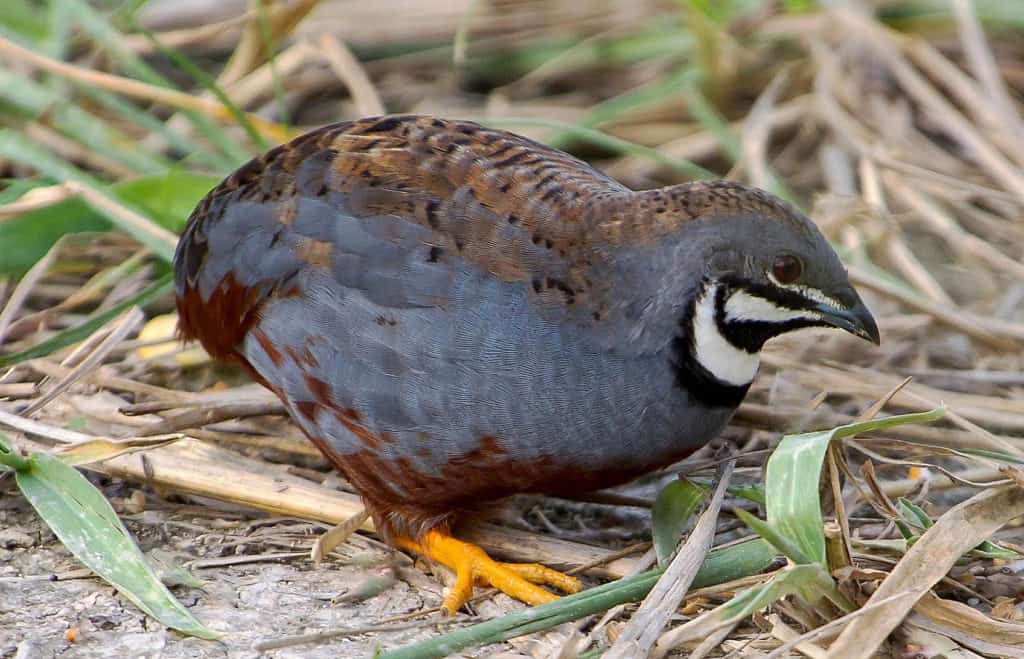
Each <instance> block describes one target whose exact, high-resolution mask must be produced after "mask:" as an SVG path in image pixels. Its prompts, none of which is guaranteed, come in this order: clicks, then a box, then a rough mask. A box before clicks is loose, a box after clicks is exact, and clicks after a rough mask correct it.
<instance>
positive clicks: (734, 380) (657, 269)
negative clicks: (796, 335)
mask: <svg viewBox="0 0 1024 659" xmlns="http://www.w3.org/2000/svg"><path fill="white" fill-rule="evenodd" d="M638 194H639V195H641V198H642V195H645V194H648V195H651V196H652V197H653V199H654V202H655V203H653V204H641V207H642V208H645V209H646V208H649V207H652V206H653V208H654V209H655V211H656V212H662V217H667V219H664V220H660V221H659V222H660V225H659V226H656V227H655V229H656V232H660V234H661V235H659V236H658V237H657V241H652V243H651V244H652V245H653V247H652V248H650V249H648V250H647V251H646V253H645V254H644V256H643V259H642V260H643V264H642V265H641V266H640V267H639V268H635V267H633V268H630V270H631V271H632V272H631V274H634V275H637V276H634V277H631V278H632V279H633V281H634V282H642V281H646V282H649V283H651V284H652V288H648V289H647V290H648V292H649V295H648V296H646V297H645V298H644V301H643V303H642V304H639V305H637V304H634V312H633V313H632V314H627V315H632V316H633V317H635V318H637V319H638V320H639V321H640V322H639V323H637V326H638V327H643V328H644V329H643V332H644V333H645V336H640V335H638V336H637V341H638V342H644V341H647V342H649V345H652V346H653V345H656V344H658V343H660V342H661V341H667V342H668V345H669V346H670V347H671V352H672V355H673V356H672V359H673V362H674V364H675V366H676V368H677V375H678V377H679V380H680V383H681V385H683V386H685V388H686V389H688V390H690V392H691V393H692V394H694V395H695V396H696V397H698V398H700V397H704V398H706V399H707V400H706V402H712V403H714V404H719V403H720V404H722V405H733V404H738V403H739V401H740V400H742V398H743V396H744V395H745V394H746V390H747V388H748V387H749V385H750V383H751V381H752V380H753V378H754V375H755V373H756V371H757V367H758V364H759V353H760V351H761V348H762V347H763V346H764V344H765V342H766V341H768V340H769V339H771V338H772V337H775V336H779V335H781V334H784V333H786V332H790V331H793V330H797V329H801V328H806V327H836V328H839V329H842V330H845V331H847V332H850V333H852V334H854V335H856V336H859V337H861V338H864V339H867V340H869V341H871V342H873V343H875V344H878V343H879V333H878V325H877V324H876V323H875V320H874V318H873V317H872V315H871V312H870V311H869V310H868V308H867V307H866V306H865V304H864V302H863V300H861V298H860V296H859V295H858V294H857V291H856V290H854V288H853V286H852V285H851V284H850V281H849V277H848V275H847V272H846V269H845V268H844V267H843V264H842V262H841V261H840V260H839V257H838V255H837V254H836V252H835V250H834V249H833V248H832V246H831V245H830V244H829V243H828V241H827V240H826V239H825V237H824V236H823V235H822V234H821V232H820V231H818V229H817V227H816V226H815V225H814V223H813V222H811V220H810V219H808V218H807V217H806V216H805V215H803V214H802V213H800V212H799V211H797V210H795V209H794V208H792V207H791V206H790V205H789V204H786V203H785V202H783V201H782V200H780V199H777V198H776V197H774V196H772V195H770V194H768V193H766V192H764V191H761V190H757V189H753V188H747V187H744V186H741V185H739V184H736V183H731V182H725V181H719V182H710V183H708V182H700V183H692V184H686V185H683V186H676V187H674V188H665V189H662V190H660V191H652V192H649V193H638ZM648 226H650V225H648ZM638 308H639V309H640V310H639V311H636V309H638ZM658 337H661V338H660V340H659V339H658ZM662 345H666V344H662ZM694 392H696V393H694Z"/></svg>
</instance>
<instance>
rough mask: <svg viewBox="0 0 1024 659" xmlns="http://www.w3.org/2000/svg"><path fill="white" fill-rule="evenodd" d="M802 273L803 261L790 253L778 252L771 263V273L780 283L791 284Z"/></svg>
mask: <svg viewBox="0 0 1024 659" xmlns="http://www.w3.org/2000/svg"><path fill="white" fill-rule="evenodd" d="M803 273H804V264H803V262H802V261H800V259H798V258H797V257H795V256H793V255H792V254H779V255H778V256H776V257H775V262H774V263H772V275H773V276H774V277H775V280H776V281H777V282H779V283H780V284H792V283H793V282H795V281H796V280H797V279H800V275H802V274H803Z"/></svg>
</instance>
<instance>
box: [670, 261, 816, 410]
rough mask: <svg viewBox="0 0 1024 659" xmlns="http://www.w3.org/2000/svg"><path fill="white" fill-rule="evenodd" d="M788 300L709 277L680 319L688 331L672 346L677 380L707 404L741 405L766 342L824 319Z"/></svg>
mask: <svg viewBox="0 0 1024 659" xmlns="http://www.w3.org/2000/svg"><path fill="white" fill-rule="evenodd" d="M758 292H760V291H758ZM787 297H788V296H787ZM785 302H788V300H786V301H782V300H779V301H774V300H772V299H770V298H769V297H767V296H762V295H758V294H757V292H750V291H748V290H746V289H744V288H738V287H735V286H731V285H728V284H726V283H721V282H712V281H709V282H705V284H704V286H703V289H702V290H701V292H700V294H699V295H698V296H697V297H696V298H695V299H694V301H693V303H692V305H691V307H690V309H688V311H687V314H686V316H684V318H683V319H682V320H681V322H680V325H681V327H680V329H681V330H682V331H683V332H684V336H681V337H679V338H678V339H677V340H676V342H675V344H674V346H673V347H674V352H675V354H674V358H675V361H674V365H675V368H676V381H677V384H678V385H679V386H680V387H682V388H684V389H686V390H687V391H688V392H689V393H690V395H691V396H693V397H694V398H696V399H697V400H699V401H700V402H702V403H704V404H706V405H709V406H712V407H735V406H737V405H739V404H740V402H741V401H742V400H743V397H744V396H745V395H746V393H747V390H748V389H749V388H750V384H751V382H753V380H754V376H755V375H756V374H757V369H758V366H759V365H760V363H761V348H762V346H763V345H764V343H765V341H767V340H768V339H770V338H771V337H773V336H777V335H779V334H782V333H784V332H787V331H790V330H793V329H798V328H801V327H810V326H813V325H818V324H821V315H820V313H819V312H817V311H814V310H812V309H808V308H806V307H805V308H791V307H789V306H784V304H785Z"/></svg>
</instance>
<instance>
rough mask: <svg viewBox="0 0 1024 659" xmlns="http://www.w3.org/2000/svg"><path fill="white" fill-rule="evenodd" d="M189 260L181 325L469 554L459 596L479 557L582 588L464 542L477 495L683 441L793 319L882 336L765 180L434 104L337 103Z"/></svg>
mask: <svg viewBox="0 0 1024 659" xmlns="http://www.w3.org/2000/svg"><path fill="white" fill-rule="evenodd" d="M780 258H782V259H783V260H781V261H780V260H779V259H780ZM773 263H784V264H786V266H787V267H786V268H781V267H778V266H776V265H773ZM773 268H774V272H775V273H776V274H773ZM175 270H176V284H177V296H178V310H179V314H180V330H181V334H182V336H183V337H184V338H186V339H198V340H199V341H201V342H202V344H203V345H204V346H205V347H206V349H207V350H208V351H209V352H210V354H211V355H213V356H214V357H216V358H219V359H225V360H232V361H235V362H237V363H240V364H241V365H242V366H243V367H245V368H246V369H248V370H249V372H250V373H252V374H253V376H254V377H255V378H256V379H258V380H259V381H260V382H262V383H263V384H265V385H266V386H267V387H269V388H270V389H271V390H273V391H274V392H275V393H276V394H277V395H278V396H279V397H280V398H281V399H282V401H284V403H285V404H286V405H287V406H288V409H289V411H290V412H291V414H292V416H293V417H294V418H295V420H296V422H297V423H298V424H299V425H300V426H301V427H302V428H303V430H304V431H305V432H306V434H307V435H308V436H309V437H310V439H311V440H312V441H313V442H314V443H315V444H316V445H317V446H318V447H319V448H320V450H321V451H322V452H323V453H324V454H325V455H326V456H327V457H328V459H330V460H331V462H332V464H334V465H335V466H336V467H337V468H338V469H339V470H340V471H342V472H343V473H344V474H345V475H346V477H347V478H348V479H349V480H350V481H351V482H352V484H353V485H354V486H355V488H356V489H357V490H358V491H359V492H360V494H362V495H363V498H364V500H365V501H366V502H367V505H368V506H369V507H370V509H371V510H372V511H373V512H374V514H375V517H376V519H377V521H378V523H379V525H380V526H381V528H382V529H383V530H384V531H385V532H386V533H390V534H391V535H392V536H393V539H394V540H395V541H396V542H398V543H399V544H401V545H402V546H405V547H408V548H411V549H414V550H416V551H423V552H425V553H428V554H431V555H434V556H435V557H437V558H438V559H439V560H442V561H443V562H447V563H448V564H453V565H454V566H455V567H456V568H457V569H458V570H459V574H460V579H461V580H462V581H461V582H460V583H462V584H463V586H465V587H464V588H461V589H457V590H458V591H459V594H458V595H457V596H453V597H452V598H451V599H450V601H449V602H448V603H447V606H448V608H449V609H452V610H454V608H457V607H458V605H459V604H460V602H461V601H462V598H463V596H464V595H466V593H467V592H468V588H469V586H468V585H466V583H470V584H471V582H472V573H473V572H474V571H476V572H477V573H480V574H484V575H485V577H486V578H487V579H489V580H491V582H492V583H495V584H496V585H501V584H504V586H507V588H505V589H506V591H507V592H511V593H513V594H515V595H516V596H517V597H521V598H523V599H525V600H527V601H531V602H538V601H543V600H544V599H545V597H549V595H545V593H546V591H543V590H541V589H538V588H536V587H534V586H531V587H529V588H527V586H528V584H527V585H524V584H523V583H520V582H522V579H518V578H517V577H516V575H519V576H522V575H523V574H530V575H533V576H535V577H536V578H537V579H539V580H540V581H542V582H544V583H549V584H556V585H559V586H560V587H563V588H565V587H569V588H572V587H574V584H573V583H572V582H567V581H565V580H562V579H560V578H559V577H557V576H554V575H553V574H552V573H548V572H543V571H541V572H536V571H535V570H537V569H539V568H534V567H531V568H529V569H528V570H526V571H525V572H523V570H522V569H520V568H507V567H506V568H500V566H498V567H494V566H495V565H496V564H493V562H490V563H488V562H487V561H488V560H489V559H486V557H481V556H480V555H479V554H478V553H474V551H477V550H474V551H469V550H468V549H465V548H464V546H462V545H458V544H453V543H457V541H454V540H452V539H451V538H449V537H447V536H446V535H444V534H445V533H446V532H447V530H448V527H449V525H450V523H451V521H452V519H454V517H455V516H456V515H457V514H458V513H459V512H460V511H463V510H467V509H472V508H474V507H475V506H476V505H477V504H479V503H481V502H485V501H490V500H494V499H497V498H500V497H503V496H506V495H509V494H513V493H516V492H551V493H559V494H573V493H577V492H582V491H586V490H591V489H596V488H601V487H608V486H611V485H616V484H619V483H621V482H624V481H625V480H628V479H630V478H633V477H635V476H637V475H639V474H642V473H645V472H647V471H651V470H653V469H656V468H658V467H661V466H664V465H666V464H669V463H672V462H675V461H677V460H679V459H681V458H682V457H685V456H686V455H687V454H689V453H690V452H692V451H693V450H695V449H696V448H699V447H700V446H701V445H703V444H704V443H705V442H707V441H708V440H709V439H711V438H712V437H714V436H715V435H716V434H717V433H718V432H719V431H720V430H721V428H722V427H723V426H724V424H725V423H726V422H727V420H728V418H729V416H730V415H731V414H732V412H733V410H734V409H735V407H736V405H738V403H739V401H740V400H741V399H742V397H743V395H744V394H745V393H746V391H747V387H748V386H749V384H750V379H751V378H752V377H753V372H754V370H756V367H757V353H758V351H759V350H760V348H761V345H762V344H763V343H764V341H766V340H767V339H769V338H771V337H772V336H775V335H776V334H779V333H782V332H784V331H789V330H792V329H797V328H799V327H806V326H810V325H823V324H831V325H836V326H840V327H843V328H844V329H848V330H849V331H853V332H856V333H858V334H860V335H862V336H866V337H869V338H873V339H877V329H876V328H875V327H874V323H873V321H872V320H871V317H870V314H869V313H867V311H866V309H865V308H864V307H863V304H862V303H861V302H860V300H859V298H858V297H857V295H856V293H855V292H854V291H853V289H852V288H851V287H850V286H849V283H848V282H847V280H846V275H845V272H844V271H843V269H842V266H841V264H840V263H839V261H838V259H837V257H836V256H835V254H834V252H832V250H831V248H830V247H829V246H828V244H827V242H826V241H825V240H824V239H823V238H822V237H821V235H820V233H818V231H817V229H816V228H815V227H814V225H813V224H812V223H811V222H810V221H808V220H807V218H805V217H804V216H803V215H801V214H800V213H798V212H797V211H795V210H794V209H792V208H791V207H790V206H789V205H787V204H785V203H784V202H782V201H780V200H778V199H776V198H774V197H772V196H771V195H769V194H767V193H764V192H762V191H760V190H755V189H750V188H746V187H744V186H741V185H739V184H736V183H730V182H726V181H715V182H696V183H689V184H684V185H679V186H673V187H668V188H662V189H659V190H649V191H644V192H634V191H631V190H629V189H627V188H625V187H624V186H622V185H621V184H619V183H618V182H616V181H614V180H612V179H610V178H608V177H607V176H605V175H603V174H601V173H600V172H597V171H596V170H594V169H593V168H591V167H590V166H589V165H587V164H586V163H584V162H582V161H580V160H578V159H576V158H573V157H572V156H569V155H568V154H565V153H562V152H560V151H556V150H553V149H550V148H548V147H546V146H544V145H542V144H539V143H537V142H533V141H531V140H528V139H526V138H523V137H520V136H517V135H513V134H511V133H507V132H504V131H498V130H493V129H489V128H485V127H482V126H480V125H478V124H475V123H471V122H465V121H446V120H441V119H437V118H433V117H417V116H389V117H374V118H369V119H363V120H359V121H354V122H347V123H342V124H336V125H333V126H327V127H325V128H322V129H320V130H317V131H314V132H311V133H309V134H307V135H304V136H302V137H299V138H297V139H296V140H294V141H293V142H291V143H289V144H287V145H284V146H281V147H278V148H276V149H274V150H272V151H270V152H269V153H267V154H266V155H264V156H262V157H260V158H257V159H255V160H253V161H252V162H250V163H249V164H247V165H245V166H244V167H242V168H241V169H239V170H238V171H237V172H236V173H234V174H233V175H231V176H230V177H228V178H227V179H226V180H225V181H224V182H223V183H222V184H221V185H220V186H218V187H217V188H215V189H214V190H213V191H212V192H211V193H210V194H209V195H208V196H207V197H206V199H204V201H203V202H202V203H201V204H200V205H199V207H198V208H197V209H196V210H195V212H194V213H193V215H192V218H191V219H190V221H189V224H188V226H187V228H186V230H185V233H184V235H183V236H182V241H181V244H180V245H179V248H178V252H177V254H176V258H175ZM780 277H781V278H782V279H784V280H785V281H780V279H779V278H780ZM485 559H486V560H485ZM467 561H468V562H467ZM499 568H500V569H499ZM501 570H505V571H504V572H502V571H501ZM467 575H468V576H467ZM537 575H542V576H537ZM466 579H469V582H466ZM504 586H503V587H504ZM530 588H532V589H533V590H531V589H530Z"/></svg>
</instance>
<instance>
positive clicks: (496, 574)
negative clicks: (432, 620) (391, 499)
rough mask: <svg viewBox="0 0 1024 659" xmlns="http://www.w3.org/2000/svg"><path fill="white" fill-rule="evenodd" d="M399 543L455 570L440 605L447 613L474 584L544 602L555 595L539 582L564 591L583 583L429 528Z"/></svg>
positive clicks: (575, 589) (456, 607)
mask: <svg viewBox="0 0 1024 659" xmlns="http://www.w3.org/2000/svg"><path fill="white" fill-rule="evenodd" d="M398 545H399V546H401V547H402V548H404V549H409V550H411V551H414V552H416V553H418V554H422V555H423V556H426V557H427V558H431V559H433V560H435V561H437V562H438V563H441V564H442V565H446V566H447V567H449V568H451V569H452V570H454V571H455V585H454V586H453V587H452V589H451V591H450V592H449V593H448V594H447V595H445V598H444V603H443V604H442V605H441V606H442V608H443V609H444V610H445V613H447V614H448V615H450V616H453V615H455V612H456V611H458V610H459V609H461V608H462V605H464V604H465V603H466V601H467V600H469V598H470V597H472V596H473V584H474V583H476V584H480V585H490V586H493V587H494V588H497V589H498V590H500V591H501V592H503V593H505V594H506V595H508V596H509V597H514V598H516V599H517V600H521V601H523V602H526V603H527V604H544V603H546V602H552V601H554V600H556V599H558V596H557V595H555V594H554V593H551V592H549V591H547V590H544V589H543V588H541V587H540V586H538V585H535V584H541V585H544V586H554V587H555V588H558V589H559V590H561V591H563V592H566V593H577V592H579V591H580V589H581V588H582V587H583V586H582V584H581V583H580V581H579V579H577V578H575V577H570V576H569V575H567V574H562V573H561V572H557V571H555V570H552V569H551V568H547V567H544V566H543V565H539V564H537V563H499V562H497V561H495V560H494V559H492V558H491V557H490V556H488V555H487V553H486V552H484V550H483V549H480V548H479V547H477V546H476V545H471V544H469V543H466V542H462V541H460V540H456V539H455V538H453V537H451V536H450V535H447V534H445V533H441V532H440V531H428V532H427V534H426V535H425V536H423V538H422V539H421V540H419V541H415V540H412V539H410V538H399V539H398Z"/></svg>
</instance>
